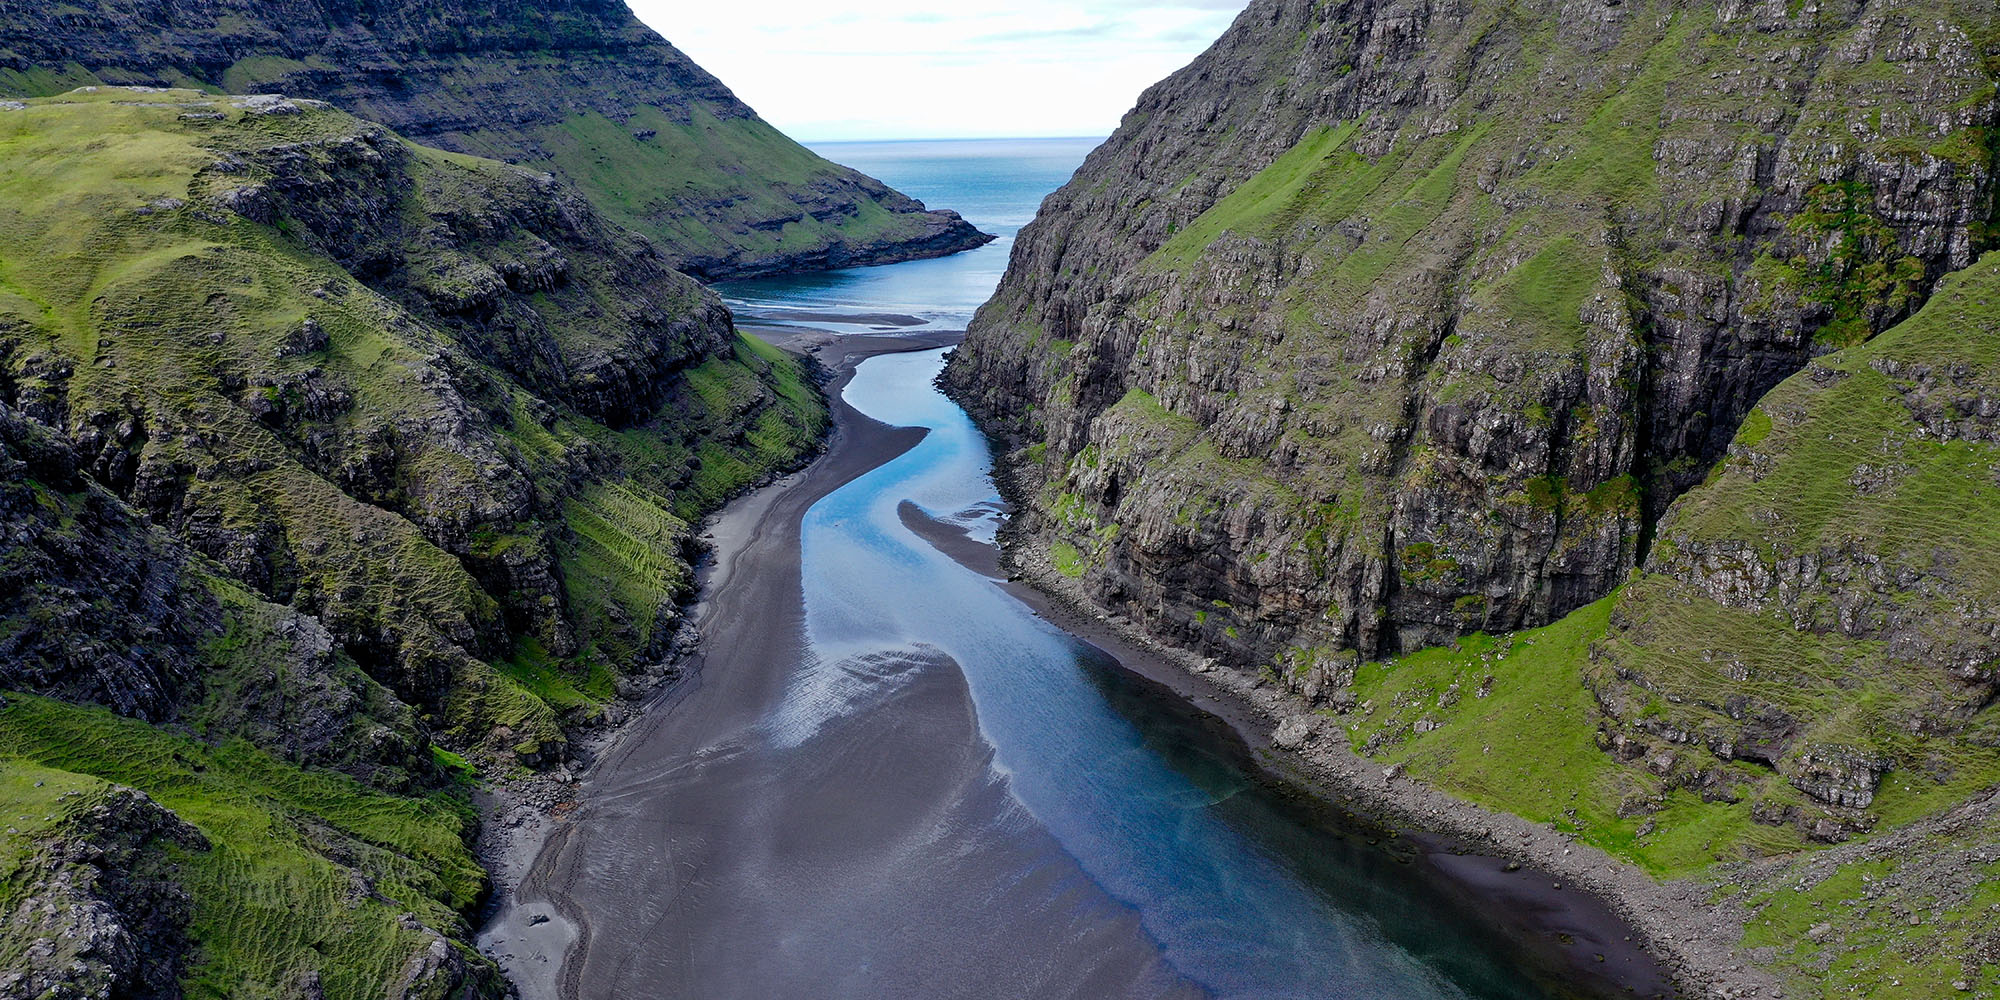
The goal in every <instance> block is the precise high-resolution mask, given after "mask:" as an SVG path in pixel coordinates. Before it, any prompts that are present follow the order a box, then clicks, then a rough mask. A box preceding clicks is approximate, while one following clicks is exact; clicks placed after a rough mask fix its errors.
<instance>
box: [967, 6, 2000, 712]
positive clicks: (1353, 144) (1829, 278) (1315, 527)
mask: <svg viewBox="0 0 2000 1000" xmlns="http://www.w3.org/2000/svg"><path fill="white" fill-rule="evenodd" d="M1995 14H1996V11H1995V8H1994V6H1993V4H1992V3H1990V2H1987V0H1964V2H1957V3H1951V4H1946V5H1943V6H1942V7H1940V6H1937V5H1928V6H1921V7H1919V6H1917V5H1912V4H1908V3H1902V2H1893V0H1875V2H1870V3H1865V4H1861V3H1838V4H1831V5H1822V6H1817V7H1812V8H1810V9H1805V8H1798V9H1794V8H1792V7H1786V6H1784V5H1782V4H1776V5H1773V4H1765V5H1760V6H1753V7H1740V6H1732V5H1714V4H1684V3H1665V2H1661V3H1636V4H1635V3H1621V4H1606V5H1602V6H1597V7H1592V8H1591V10H1590V12H1589V16H1588V17H1580V16H1572V15H1573V12H1571V11H1569V10H1568V9H1567V8H1562V9H1558V5H1553V4H1543V5H1539V6H1537V5H1529V6H1525V7H1524V6H1521V5H1519V4H1515V5H1506V4H1482V3H1474V4H1470V5H1460V6H1442V5H1438V6H1433V5H1428V4H1419V5H1417V7H1415V8H1412V9H1410V10H1404V9H1403V8H1396V9H1395V10H1394V11H1390V10H1386V9H1384V10H1375V9H1373V8H1356V7H1352V6H1349V5H1333V4H1321V3H1309V2H1304V0H1298V2H1260V3H1256V4H1253V5H1252V6H1251V7H1250V8H1249V9H1248V10H1247V11H1246V12H1245V13H1244V15H1243V16H1242V18H1241V19H1240V20H1239V21H1238V22H1237V24H1236V25H1235V26H1234V27H1233V28H1232V29H1231V30H1230V32H1229V33H1228V34H1227V35H1225V36H1224V38H1223V39H1222V40H1221V41H1220V42H1218V43H1217V45H1216V46H1215V48H1213V49H1211V50H1210V51H1209V52H1208V53H1206V54H1204V55H1203V56H1202V57H1201V58H1200V59H1198V60H1197V61H1196V62H1195V63H1194V64H1193V65H1192V66H1190V67H1188V68H1187V69H1186V70H1184V71H1182V72H1181V73H1179V74H1177V75H1175V76H1174V77H1172V78H1170V79H1168V80H1167V81H1165V82H1163V83H1161V84H1160V85H1158V86H1157V87H1155V88H1154V89H1152V90H1151V91H1149V92H1148V93H1147V94H1146V95H1145V96H1144V97H1143V98H1142V99H1141V101H1140V104H1139V106H1138V107H1137V108H1136V109H1135V110H1134V111H1133V112H1132V113H1131V114H1130V115H1129V116H1128V117H1127V119H1126V121H1125V124H1124V126H1123V127H1122V128H1121V129H1120V130H1119V132H1118V133H1117V134H1116V135H1114V136H1113V137H1112V138H1111V139H1110V140H1109V141H1108V142H1107V143H1106V144H1105V145H1104V146H1103V147H1102V148H1100V149H1099V150H1097V151H1096V152H1095V153H1094V154H1093V155H1092V156H1091V157H1090V159H1089V160H1088V161H1087V162H1086V163H1085V164H1084V166H1083V167H1082V169H1081V170H1080V171H1079V172H1078V174H1077V176H1076V177H1075V179H1074V180H1073V181H1072V182H1071V183H1070V184H1069V185H1068V186H1066V187H1065V188H1063V189H1062V190H1061V191H1058V192H1057V193H1056V194H1054V195H1052V196H1051V197H1050V199H1049V200H1048V202H1047V203H1046V204H1045V205H1044V206H1043V210H1042V212H1041V214H1040V216H1039V217H1038V218H1037V220H1036V221H1035V222H1034V223H1033V224H1032V225H1031V226H1029V227H1028V228H1027V229H1025V230H1024V231H1023V234H1022V236H1021V240H1020V243H1019V246H1018V248H1017V250H1016V251H1015V254H1014V258H1013V264H1012V266H1011V267H1010V268H1009V271H1008V274H1007V276H1006V278H1005V279H1004V280H1003V282H1002V284H1001V287H1000V289H999V291H998V293H997V294H996V296H995V298H994V299H993V301H992V302H991V303H989V304H988V305H987V306H986V307H985V309H984V310H982V312H981V313H980V315H979V317H978V318H977V319H976V321H975V322H974V324H973V329H972V330H971V332H970V334H969V335H968V338H967V343H966V345H965V347H964V348H963V349H962V350H960V351H959V352H958V354H957V355H956V357H955V358H954V359H953V362H952V364H951V367H950V369H949V371H948V373H947V374H948V378H949V380H950V383H951V384H952V385H953V386H954V387H955V389H956V391H958V393H959V394H960V395H961V396H962V397H964V398H966V399H967V401H968V402H969V403H970V404H971V406H972V407H973V409H975V410H976V411H977V412H979V413H980V414H981V415H982V416H983V417H984V418H985V419H986V420H987V422H988V424H989V425H990V426H992V427H993V428H995V429H996V430H998V431H1001V432H1003V433H1005V434H1008V435H1011V436H1012V437H1013V438H1014V439H1015V440H1016V442H1017V443H1019V444H1023V445H1026V444H1041V445H1043V446H1044V449H1043V450H1039V451H1036V452H1034V453H1033V456H1032V457H1033V458H1034V461H1033V462H1031V463H1030V464H1029V465H1028V466H1026V467H1024V468H1023V469H1022V470H1021V474H1022V476H1023V477H1024V478H1025V480H1026V481H1028V482H1030V483H1031V484H1032V485H1031V490H1032V491H1033V492H1034V493H1035V494H1036V495H1035V496H1034V497H1033V499H1034V501H1035V502H1034V504H1033V507H1034V509H1035V511H1036V512H1038V514H1039V515H1040V521H1039V524H1040V525H1041V526H1042V527H1043V529H1044V530H1045V531H1046V532H1047V534H1048V535H1049V537H1051V538H1056V539H1060V540H1061V541H1062V542H1063V543H1064V544H1066V545H1069V546H1071V547H1073V548H1074V549H1076V550H1077V551H1078V552H1079V553H1081V554H1082V556H1083V558H1082V559H1081V561H1080V562H1078V563H1076V564H1073V565H1072V568H1073V569H1074V570H1076V571H1077V572H1078V573H1079V574H1080V577H1081V580H1082V582H1083V584H1084V585H1085V586H1087V587H1089V588H1090V589H1091V590H1092V591H1093V592H1094V593H1096V594H1097V595H1098V596H1099V597H1100V598H1101V599H1103V600H1105V601H1106V602H1108V603H1111V604H1114V605H1116V606H1119V607H1121V608H1124V609H1127V610H1129V611H1131V612H1132V613H1133V614H1135V615H1136V616H1138V617H1140V618H1142V619H1143V620H1145V621H1146V622H1147V623H1148V625H1149V626H1150V627H1151V628H1153V629H1154V630H1155V631H1156V632H1158V633H1159V634H1161V635H1163V636H1166V637H1169V638H1172V639H1174V640H1175V641H1178V642H1182V643H1184V644H1188V645H1191V646H1196V647H1199V648H1202V649H1204V650H1206V651H1209V652H1212V653H1215V654H1217V655H1226V656H1228V657H1231V658H1234V659H1237V660H1241V661H1248V662H1252V663H1271V662H1274V661H1275V660H1278V659H1288V658H1290V657H1292V656H1294V655H1301V654H1302V655H1306V656H1307V657H1308V658H1311V657H1314V656H1319V657H1320V658H1321V659H1323V660H1326V661H1328V662H1327V663H1326V664H1323V665H1322V666H1323V667H1324V669H1322V670H1321V673H1322V675H1324V676H1331V674H1330V673H1328V671H1332V672H1333V673H1337V672H1338V671H1339V670H1340V669H1342V668H1341V667H1339V666H1338V664H1337V663H1336V662H1335V661H1343V660H1345V659H1346V658H1347V657H1346V655H1344V654H1343V651H1350V652H1358V653H1360V654H1361V655H1363V656H1375V655H1380V654H1386V653H1393V652H1395V651H1398V650H1401V649H1415V648H1420V647H1423V646H1426V645H1431V644H1435V643H1438V642H1442V641H1448V640H1449V639H1451V638H1452V637H1454V636H1457V635H1460V634H1463V633H1466V632H1470V631H1475V630H1479V629H1487V630H1493V629H1511V628H1518V627H1523V626H1535V625H1541V624H1546V623H1548V622H1550V621H1553V620H1554V619H1556V618H1558V617H1560V616H1561V615H1563V614H1564V613H1567V612H1568V611H1571V610H1573V609H1575V608H1577V607H1580V606H1582V605H1584V604H1588V603H1590V602H1591V601H1594V600H1596V599H1598V598H1600V597H1602V596H1604V595H1605V594H1606V593H1608V592H1609V591H1610V590H1611V588H1612V587H1614V586H1616V585H1617V584H1618V583H1619V582H1620V581H1621V580H1622V579H1623V578H1624V576H1625V574H1626V572H1627V571H1628V570H1630V569H1631V568H1633V567H1634V566H1636V565H1637V564H1638V563H1639V562H1640V561H1641V560H1642V559H1643V557H1644V556H1645V550H1646V546H1647V544H1648V542H1649V539H1650V537H1651V532H1652V530H1653V528H1652V524H1653V522H1654V521H1655V520H1656V519H1657V517H1658V516H1659V514H1660V512H1661V511H1663V510H1664V509H1665V508H1666V506H1667V504H1668V503H1670V502H1671V501H1672V500H1673V498H1674V497H1676V496H1678V495H1679V494H1680V493H1681V492H1682V491H1684V490H1685V489H1687V488H1688V487H1690V486H1692V485H1694V484H1696V483H1699V482H1700V481H1701V479H1702V477H1703V474H1704V472H1705V470H1706V469H1707V468H1708V467H1709V466H1710V465H1712V464H1713V463H1714V462H1715V460H1716V459H1718V458H1720V457H1721V455H1722V453H1723V449H1724V448H1725V447H1726V446H1727V444H1728V442H1729V440H1730V438H1731V436H1732V435H1733V434H1734V433H1735V429H1736V427H1737V425H1738V424H1739V422H1740V421H1741V420H1742V419H1743V417H1744V415H1745V414H1746V413H1748V412H1749V410H1750V408H1751V406H1752V405H1753V404H1754V403H1755V402H1756V400H1757V399H1758V397H1760V396H1761V395H1762V394H1763V393H1764V392H1765V391H1767V390H1769V389H1770V388H1771V387H1772V386H1774V385H1776V384H1777V383H1778V382H1779V381H1781V380H1782V379H1783V378H1785V377H1786V376H1788V375H1790V374H1791V373H1793V372H1796V371H1798V370H1799V369H1800V368H1801V367H1803V366H1804V365H1805V363H1806V361H1807V360H1808V359H1809V358H1811V357H1813V356H1814V355H1815V354H1818V353H1823V352H1825V351H1827V350H1831V349H1833V348H1835V347H1838V346H1842V345H1845V344H1849V343H1853V342H1856V341H1858V340H1862V339H1865V338H1866V337H1867V336H1868V335H1869V334H1871V333H1872V332H1874V331H1877V330H1881V329H1884V328H1886V327H1888V326H1889V325H1892V324H1893V323H1895V322H1896V321H1898V320H1899V319H1902V318H1903V317H1906V316H1908V315H1909V314H1910V313H1911V312H1912V311H1914V310H1915V308H1916V307H1917V306H1918V305H1920V304H1921V303H1922V301H1923V299H1924V297H1925V295H1927V294H1928V293H1929V291H1930V289H1931V288H1932V287H1933V286H1934V285H1935V283H1936V282H1937V281H1938V280H1939V279H1940V278H1941V277H1942V276H1943V275H1945V274H1947V273H1949V272H1951V271H1953V270H1956V269H1959V268H1963V267H1966V266H1968V265H1969V264H1971V263H1972V261H1973V259H1974V258H1975V257H1976V255H1977V253H1978V252H1979V251H1980V250H1981V249H1982V248H1983V247H1985V246H1987V245H1989V244H1990V243H1991V241H1992V239H1993V230H1992V228H1991V225H1990V223H1991V220H1992V219H1993V217H1994V212H1993V197H1994V191H1995V184H1994V168H1993V146H1992V136H1994V135H1995V134H2000V133H1996V132H1995V131H1994V126H1995V124H1996V115H2000V111H1996V108H1997V107H2000V105H1997V104H1996V101H1995V96H1994V93H1995V91H1994V77H1995V73H1996V71H2000V69H1996V68H1997V67H2000V62H1996V61H1995V51H1996V50H1995V46H1996V44H2000V41H1996V36H1995V33H1994V32H1995V27H1994V26H1995V24H1996V17H1995Z"/></svg>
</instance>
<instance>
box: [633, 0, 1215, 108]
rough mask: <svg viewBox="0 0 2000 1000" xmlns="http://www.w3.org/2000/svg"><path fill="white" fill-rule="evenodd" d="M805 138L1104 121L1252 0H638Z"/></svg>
mask: <svg viewBox="0 0 2000 1000" xmlns="http://www.w3.org/2000/svg"><path fill="white" fill-rule="evenodd" d="M629 2H630V3H631V4H632V7H633V9H634V11H635V12H637V13H638V15H639V16H640V17H641V18H642V19H644V20H645V21H646V23H648V24H650V25H652V26H653V27H654V28H656V29H658V30H659V31H660V32H661V33H662V34H664V35H666V36H667V38H668V39H669V40H671V41H672V42H673V43H674V44H675V45H676V46H678V47H680V49H681V50H682V51H683V52H686V53H687V54H688V55H689V56H690V57H692V58H693V59H694V60H695V61H697V62H699V63H701V64H702V65H703V66H704V67H706V68H707V69H708V70H709V71H710V72H713V73H715V74H716V75H717V76H719V77H721V78H722V81H723V82H724V83H726V84H728V85H729V86H730V88H731V89H733V90H735V91H736V93H737V95H738V96H739V97H742V98H743V99H744V100H745V101H746V102H748V103H749V104H750V105H751V106H753V107H755V108H756V109H757V110H758V112H759V113H761V114H762V115H764V117H765V118H767V119H769V120H770V121H771V122H772V124H775V125H777V126H778V127H779V128H781V129H784V130H785V131H787V132H789V133H791V134H792V135H793V136H795V137H797V138H801V139H806V140H817V139H841V138H924V137H934V136H965V135H987V136H1000V135H1005V136H1030V135H1064V136H1071V135H1104V134H1108V133H1109V132H1110V131H1111V129H1112V128H1114V127H1116V125H1117V123H1118V120H1119V119H1120V118H1121V117H1122V116H1123V115H1124V113H1125V112H1126V111H1127V110H1128V109H1129V108H1130V107H1131V105H1132V103H1133V101H1134V100H1135V99H1136V98H1137V97H1138V95H1139V93H1140V92H1141V91H1142V90H1144V89H1145V88H1146V87H1148V86H1150V85H1152V84H1153V83H1154V82H1155V81H1157V80H1159V79H1160V78H1162V77H1164V76H1166V75H1167V74H1169V73H1171V72H1173V71H1174V70H1176V69H1179V68H1180V67H1181V66H1183V65H1186V63H1187V61H1188V60H1190V59H1192V58H1193V57H1194V56H1195V55H1196V54H1198V53H1199V52H1200V51H1201V50H1202V49H1204V48H1206V47H1207V46H1208V45H1209V43H1210V42H1212V41H1213V40H1214V39H1215V38H1216V37H1218V36H1220V35H1221V34H1222V31H1223V30H1224V29H1225V28H1227V27H1228V26H1229V24H1230V22H1231V21H1233V20H1234V19H1235V17H1236V14H1237V13H1238V12H1239V11H1240V10H1241V9H1242V7H1243V5H1244V2H1245V0H1166V2H1146V0H1072V2H1060V0H1015V2H1012V3H1005V4H998V3H996V4H990V5H980V6H973V5H969V4H960V5H956V6H953V7H949V8H945V7H942V6H941V5H939V4H937V3H935V0H872V2H863V0H819V2H808V0H765V2H761V3H758V4H754V5H749V4H714V3H709V2H703V3H695V2H692V0H629Z"/></svg>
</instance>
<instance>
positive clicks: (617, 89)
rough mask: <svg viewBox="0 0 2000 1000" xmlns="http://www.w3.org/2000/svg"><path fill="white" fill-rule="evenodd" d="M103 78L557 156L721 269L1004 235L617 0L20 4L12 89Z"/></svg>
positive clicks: (935, 251) (690, 259) (849, 259)
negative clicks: (782, 119) (697, 56)
mask: <svg viewBox="0 0 2000 1000" xmlns="http://www.w3.org/2000/svg"><path fill="white" fill-rule="evenodd" d="M89 83H116V84H148V85H156V86H189V87H199V88H201V89H207V90H214V91H218V92H228V93H235V94H249V93H267V92H276V93H283V94H290V95H293V96H302V97H313V98H323V99H325V100H329V101H332V102H334V103H335V104H336V105H337V106H339V107H340V108H341V109H343V110H346V111H349V112H352V113H354V114H356V115H359V116H361V117H363V118H366V119H369V120H371V121H376V122H381V123H383V124H386V125H388V126H389V127H391V128H394V129H396V130H397V131H399V132H400V133H401V134H403V135H404V136H407V137H409V138H411V139H414V140H416V141H419V142H423V143H425V144H427V145H431V146H435V147H439V148H442V149H448V150H453V151H456V152H461V153H470V154H474V155H478V156H484V157H491V158H493V159H498V160H505V161H507V162H510V163H519V164H523V165H528V166H533V167H537V168H539V169H543V170H550V171H555V172H557V173H559V174H561V175H562V176H563V177H564V178H565V179H566V180H568V181H570V182H571V183H572V184H574V185H575V186H576V187H577V188H578V189H579V190H581V191H583V192H584V193H585V194H586V195H587V196H589V198H590V199H591V201H592V202H593V203H595V205H596V206H597V208H598V210H599V211H600V212H603V213H604V214H605V215H606V216H607V217H609V218H611V219H612V220H613V221H616V222H618V223H620V224H623V225H625V226H628V227H630V228H632V229H635V230H638V231H639V232H642V233H644V234H646V235H648V236H650V237H652V238H653V239H654V240H655V241H656V242H658V243H659V244H660V245H661V246H662V247H663V248H665V249H666V251H667V253H668V255H669V256H670V258H671V259H672V261H673V263H674V266H676V267H677V268H679V269H680V270H683V271H686V272H688V273H690V274H694V275H697V276H700V277H703V278H708V279H714V278H722V277H732V276H742V275H749V274H769V273H775V272H783V271H802V270H818V269H823V268H830V267H844V266H857V265H862V264H882V263H889V262H891V261H899V260H909V259H913V258H918V257H934V256H940V255H943V254H948V253H953V252H956V251H959V250H964V249H967V248H970V247H974V246H978V245H980V244H981V243H984V242H986V241H987V240H989V239H991V237H988V236H985V235H983V234H981V233H979V232H978V231H977V230H975V229H973V228H972V227H971V226H970V225H969V224H967V223H966V222H964V220H962V219H960V218H959V217H958V216H957V214H955V213H953V212H949V211H937V212H932V211H926V210H925V208H924V206H923V205H922V204H921V203H919V202H917V201H915V200H913V199H911V198H908V197H906V196H904V195H902V194H900V193H898V192H896V191H893V190H891V189H889V188H888V187H887V186H885V185H883V184H882V183H881V182H879V181H877V180H875V179H873V178H870V177H866V176H863V175H862V174H859V173H856V172H855V171H853V170H849V169H847V168H846V167H842V166H839V165H838V164H834V163H830V162H828V161H826V160H824V159H822V158H820V157H819V156H817V155H815V154H813V153H812V152H811V151H809V150H807V149H806V148H805V147H803V146H800V145H799V144H798V143H796V142H793V141H792V140H791V139H789V138H787V137H785V136H784V135H783V134H782V133H780V132H778V131H777V130H776V129H774V128H772V127H771V126H770V125H768V124H766V123H765V122H764V121H763V120H762V119H760V118H758V117H757V115H756V113H755V112H753V111H752V110H751V109H750V108H749V107H747V106H745V105H744V104H743V103H742V102H741V101H738V100H737V99H736V97H735V95H733V94H731V93H730V92H729V89H728V88H727V87H725V86H723V85H722V84H721V83H720V82H719V81H717V80H716V79H715V78H714V77H713V76H710V75H709V74H708V73H707V72H705V71H703V70H702V68H701V67H699V66H696V65H695V64H694V63H693V62H691V61H689V59H688V58H687V57H686V56H684V55H682V54H681V53H680V51H679V50H677V49H675V48H674V47H673V46H672V45H670V44H668V43H667V42H666V41H665V40H664V39H662V38H661V37H660V36H659V34H658V33H656V32H654V31H653V30H652V29H650V28H648V27H646V26H645V25H643V24H641V23H640V22H639V20H638V19H637V18H636V17H634V16H633V15H632V12H631V11H630V10H628V9H627V8H626V6H625V4H624V3H623V0H555V2H539V3H531V2H526V0H501V2H497V3H470V4H468V3H464V2H461V0H390V2H381V0H196V2H185V0H181V2H168V0H77V2H73V3H60V4H42V3H25V4H12V5H9V7H8V8H7V11H6V16H5V17H4V18H0V97H5V96H9V95H20V94H29V95H47V94H53V93H60V92H62V91H67V90H70V89H72V88H74V87H77V86H80V85H83V84H89Z"/></svg>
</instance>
